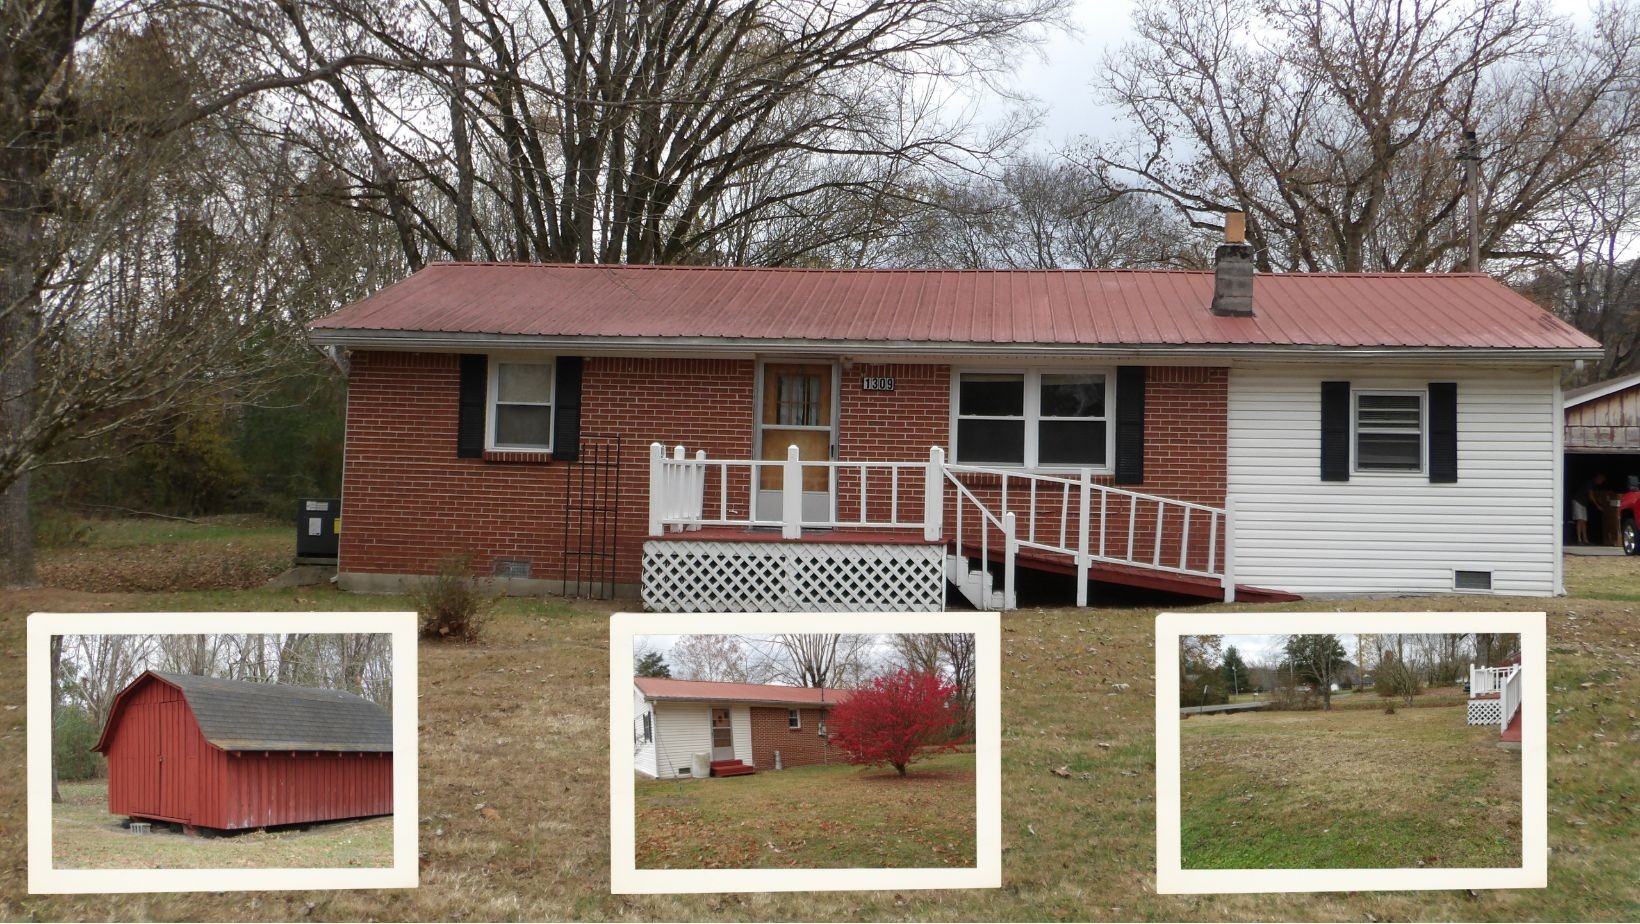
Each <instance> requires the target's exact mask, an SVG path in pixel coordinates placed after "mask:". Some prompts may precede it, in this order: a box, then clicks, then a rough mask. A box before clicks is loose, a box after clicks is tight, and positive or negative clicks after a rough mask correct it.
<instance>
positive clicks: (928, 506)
mask: <svg viewBox="0 0 1640 924" xmlns="http://www.w3.org/2000/svg"><path fill="white" fill-rule="evenodd" d="M649 458H650V469H649V534H650V535H651V536H656V537H660V536H664V535H666V534H667V533H668V532H681V531H685V530H698V529H700V528H702V527H710V526H723V527H743V528H751V527H764V528H778V529H780V531H781V535H782V536H783V537H784V538H788V539H796V538H800V537H801V536H802V534H803V530H804V529H805V528H807V529H832V528H843V529H850V528H852V529H899V530H919V529H920V530H921V531H922V532H923V536H924V538H925V539H927V540H928V541H930V542H937V541H940V540H952V541H954V542H955V543H956V546H957V553H958V555H959V556H961V555H965V554H969V553H970V552H972V551H975V550H977V551H978V553H979V559H980V561H981V562H982V563H983V562H988V561H990V557H991V551H992V549H993V548H999V549H1000V550H1001V551H1002V553H1003V554H1002V564H1003V597H1004V599H1005V600H1006V601H1007V604H1006V605H1007V606H1009V607H1012V606H1013V602H1014V586H1013V585H1014V570H1015V559H1016V558H1017V557H1018V553H1019V551H1020V550H1021V549H1033V550H1035V551H1037V552H1041V553H1046V554H1050V555H1063V556H1066V557H1068V558H1070V559H1071V561H1072V563H1073V564H1074V566H1075V570H1076V573H1077V574H1078V575H1079V578H1078V581H1077V598H1076V602H1077V605H1078V606H1086V605H1087V602H1088V582H1089V580H1090V578H1089V572H1090V569H1091V566H1092V564H1093V563H1095V562H1107V563H1111V564H1117V565H1126V566H1130V567H1136V568H1142V569H1145V570H1150V571H1157V572H1163V573H1170V574H1180V575H1189V576H1194V577H1205V578H1212V579H1215V580H1218V581H1219V582H1220V583H1221V585H1222V587H1223V589H1224V598H1225V600H1227V601H1233V600H1234V599H1235V555H1234V542H1233V537H1234V532H1235V519H1234V517H1235V513H1234V507H1233V505H1227V506H1226V508H1225V509H1222V510H1221V509H1219V508H1217V507H1211V506H1208V505H1206V504H1198V503H1192V502H1190V501H1182V500H1176V499H1174V498H1168V497H1161V496H1159V495H1154V494H1143V493H1140V492H1137V491H1129V490H1125V489H1123V488H1116V487H1111V486H1109V485H1104V484H1099V483H1097V482H1095V481H1094V480H1093V473H1092V470H1091V469H1083V470H1082V471H1081V472H1079V473H1078V475H1077V476H1075V477H1067V476H1060V475H1045V474H1035V473H1030V472H1020V471H1015V470H1009V469H997V468H985V467H979V466H972V465H955V464H948V463H947V462H946V460H945V451H944V450H943V449H941V448H939V447H937V446H936V447H933V448H931V449H930V450H929V454H928V460H927V461H926V462H905V461H901V462H832V461H825V462H815V461H805V460H801V459H799V458H798V450H797V447H795V446H792V447H789V448H788V450H787V454H786V458H785V459H784V460H779V461H762V460H752V459H708V458H707V457H706V453H705V451H704V450H702V451H697V452H696V453H695V454H694V456H693V457H690V456H689V455H688V454H687V453H686V452H685V450H684V448H683V447H682V446H678V447H675V448H674V449H673V451H672V453H671V454H670V455H668V454H667V452H666V449H665V447H663V446H662V445H661V444H659V443H653V444H651V445H650V447H649ZM815 469H822V470H824V471H825V476H826V484H827V490H828V492H829V493H830V495H831V498H832V501H831V503H830V504H829V505H828V507H827V512H826V514H825V515H824V516H818V517H817V516H814V515H813V514H812V512H811V513H810V515H808V516H805V514H804V508H803V495H804V484H803V482H804V474H805V472H812V471H813V470H815ZM770 470H778V471H779V472H780V477H779V479H778V482H779V485H780V487H779V489H778V494H777V496H778V498H779V505H778V506H779V516H778V517H772V516H770V515H769V514H770V512H771V511H769V510H767V509H765V510H764V511H763V516H762V517H761V518H760V517H759V516H758V513H759V509H758V508H759V504H758V495H759V494H760V493H762V494H763V495H765V498H767V497H768V496H769V495H771V494H774V493H775V491H774V489H772V488H766V487H764V483H765V480H766V479H765V476H766V473H767V472H769V471H770ZM965 479H969V480H983V481H986V482H990V483H988V484H986V485H985V486H984V487H983V488H980V489H976V488H975V487H974V486H972V485H970V484H968V483H965ZM768 480H769V481H770V482H771V483H772V481H773V479H768ZM947 486H949V487H950V488H951V489H952V492H953V494H954V503H953V506H952V510H953V520H954V523H953V526H954V530H953V533H952V534H951V535H947V534H946V529H945V526H946V523H945V519H946V496H945V492H946V489H947ZM770 506H773V505H770ZM1221 549H1222V550H1221ZM981 567H982V568H983V564H982V566H981Z"/></svg>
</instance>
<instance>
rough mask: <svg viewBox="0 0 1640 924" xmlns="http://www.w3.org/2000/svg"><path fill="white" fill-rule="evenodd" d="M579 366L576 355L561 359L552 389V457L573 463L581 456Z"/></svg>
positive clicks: (578, 358) (579, 358)
mask: <svg viewBox="0 0 1640 924" xmlns="http://www.w3.org/2000/svg"><path fill="white" fill-rule="evenodd" d="M581 365H582V360H581V357H579V356H560V357H558V364H557V366H556V367H555V368H556V370H557V372H556V374H557V376H558V381H557V382H556V383H555V384H554V385H553V388H552V457H553V459H555V460H557V459H562V460H563V461H565V462H574V461H575V460H576V459H578V458H580V457H581Z"/></svg>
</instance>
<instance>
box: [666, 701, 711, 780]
mask: <svg viewBox="0 0 1640 924" xmlns="http://www.w3.org/2000/svg"><path fill="white" fill-rule="evenodd" d="M711 750H712V712H711V710H710V709H709V708H708V707H707V706H706V704H705V703H669V702H659V703H656V704H655V760H656V763H657V769H658V770H659V772H658V773H656V774H655V775H656V776H658V777H660V778H661V779H663V780H666V779H672V778H673V777H676V776H677V775H678V768H679V767H685V768H687V767H689V766H690V765H691V764H693V763H694V759H695V754H696V753H697V752H699V751H706V752H710V751H711Z"/></svg>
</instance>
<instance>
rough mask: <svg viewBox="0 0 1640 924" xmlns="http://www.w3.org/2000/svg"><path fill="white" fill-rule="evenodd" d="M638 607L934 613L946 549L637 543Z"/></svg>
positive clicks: (941, 596)
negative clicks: (639, 569)
mask: <svg viewBox="0 0 1640 924" xmlns="http://www.w3.org/2000/svg"><path fill="white" fill-rule="evenodd" d="M643 602H644V606H645V607H646V608H648V609H649V610H651V611H654V612H660V613H780V612H799V613H802V612H849V613H871V612H911V613H937V612H940V611H941V610H943V609H945V550H944V549H943V548H942V547H941V546H938V545H913V544H898V545H878V544H871V543H831V542H825V543H820V542H814V543H795V542H691V541H688V540H674V539H652V540H650V541H648V542H645V543H644V544H643Z"/></svg>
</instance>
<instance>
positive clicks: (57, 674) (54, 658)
mask: <svg viewBox="0 0 1640 924" xmlns="http://www.w3.org/2000/svg"><path fill="white" fill-rule="evenodd" d="M62 674H63V637H62V636H61V635H53V636H52V637H51V727H52V729H53V731H55V730H56V728H57V707H58V705H59V704H60V703H61V702H62V701H63V683H62ZM51 801H53V802H61V801H63V794H62V793H61V792H59V791H58V789H57V762H56V761H52V763H51Z"/></svg>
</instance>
